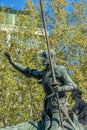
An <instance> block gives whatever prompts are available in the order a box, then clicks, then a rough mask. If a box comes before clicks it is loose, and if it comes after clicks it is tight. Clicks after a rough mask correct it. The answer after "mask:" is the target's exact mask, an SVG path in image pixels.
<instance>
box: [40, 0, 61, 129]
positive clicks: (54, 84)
mask: <svg viewBox="0 0 87 130" xmlns="http://www.w3.org/2000/svg"><path fill="white" fill-rule="evenodd" d="M39 3H40V8H41V15H42V21H43V27H44V32H45V38H46V45H47V50H48V56H49V61H50V66H51V73H52V81H53V82H52V83H53V84H52V85H53V86H54V87H55V86H56V85H58V84H57V81H56V77H55V73H54V68H53V65H52V59H51V53H50V46H49V42H48V35H47V30H46V23H45V18H44V13H43V12H44V11H43V6H42V1H41V0H39ZM55 94H56V97H57V103H58V108H59V116H60V127H62V128H63V124H62V116H61V109H60V105H59V95H58V92H55Z"/></svg>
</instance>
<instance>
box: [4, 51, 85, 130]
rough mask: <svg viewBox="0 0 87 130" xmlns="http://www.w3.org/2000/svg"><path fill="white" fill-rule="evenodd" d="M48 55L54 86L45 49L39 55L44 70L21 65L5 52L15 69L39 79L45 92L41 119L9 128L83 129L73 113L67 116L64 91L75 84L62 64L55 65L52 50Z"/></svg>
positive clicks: (19, 129) (74, 86) (69, 89)
mask: <svg viewBox="0 0 87 130" xmlns="http://www.w3.org/2000/svg"><path fill="white" fill-rule="evenodd" d="M50 55H51V59H52V65H53V68H54V73H55V77H56V81H57V84H56V85H55V86H53V85H52V72H51V66H50V61H49V56H48V51H47V50H45V51H43V53H42V55H41V57H42V60H43V65H44V66H45V68H44V70H42V71H38V70H35V69H31V68H29V67H25V66H22V65H21V64H19V63H16V62H14V61H13V59H12V57H11V55H10V54H9V53H5V56H6V57H7V59H8V60H9V62H10V64H11V65H12V66H13V67H14V68H15V69H17V70H18V71H19V72H21V73H22V74H24V75H25V76H27V77H29V78H30V77H32V78H35V79H38V80H40V83H41V84H43V88H44V92H45V94H46V96H45V98H44V109H43V113H42V120H41V121H40V122H39V123H38V122H37V123H35V122H34V123H33V122H25V123H22V124H19V125H17V126H12V127H10V128H11V129H15V130H16V129H17V130H27V129H28V130H34V129H35V130H84V129H83V127H82V125H81V124H80V123H79V122H78V119H77V117H76V116H75V115H74V114H71V116H69V112H68V103H67V100H66V92H68V91H72V90H74V89H76V88H77V86H76V84H75V83H74V82H73V81H72V79H71V78H70V76H69V74H68V73H67V70H66V68H65V67H64V66H62V65H60V66H58V65H56V63H55V61H54V56H55V54H54V51H52V50H50ZM56 93H58V96H59V100H58V101H59V102H57V96H56ZM58 103H59V104H58ZM59 108H60V109H61V113H59ZM60 114H61V117H60ZM70 117H71V118H70ZM60 124H62V125H60ZM61 126H62V127H61ZM8 129H9V128H8Z"/></svg>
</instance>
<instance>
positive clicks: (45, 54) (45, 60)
mask: <svg viewBox="0 0 87 130" xmlns="http://www.w3.org/2000/svg"><path fill="white" fill-rule="evenodd" d="M50 54H51V59H52V60H53V57H54V53H53V52H52V51H50ZM42 61H43V65H45V66H47V65H50V61H49V55H48V51H47V50H45V51H43V53H42Z"/></svg>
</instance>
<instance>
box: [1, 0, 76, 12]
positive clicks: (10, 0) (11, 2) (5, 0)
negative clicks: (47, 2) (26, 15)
mask: <svg viewBox="0 0 87 130" xmlns="http://www.w3.org/2000/svg"><path fill="white" fill-rule="evenodd" d="M32 1H33V2H34V3H35V4H36V3H37V2H38V1H39V0H32ZM68 1H69V2H78V0H68ZM25 3H26V0H0V5H1V4H2V5H4V6H6V7H10V6H12V7H13V8H14V9H16V10H21V9H23V7H24V5H25ZM66 10H67V11H70V12H72V11H73V9H72V6H71V5H70V4H69V6H68V7H67V8H66Z"/></svg>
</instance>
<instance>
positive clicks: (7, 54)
mask: <svg viewBox="0 0 87 130" xmlns="http://www.w3.org/2000/svg"><path fill="white" fill-rule="evenodd" d="M4 54H5V56H6V57H7V59H8V60H9V62H11V61H12V58H11V55H10V54H9V53H8V52H5V53H4Z"/></svg>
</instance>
